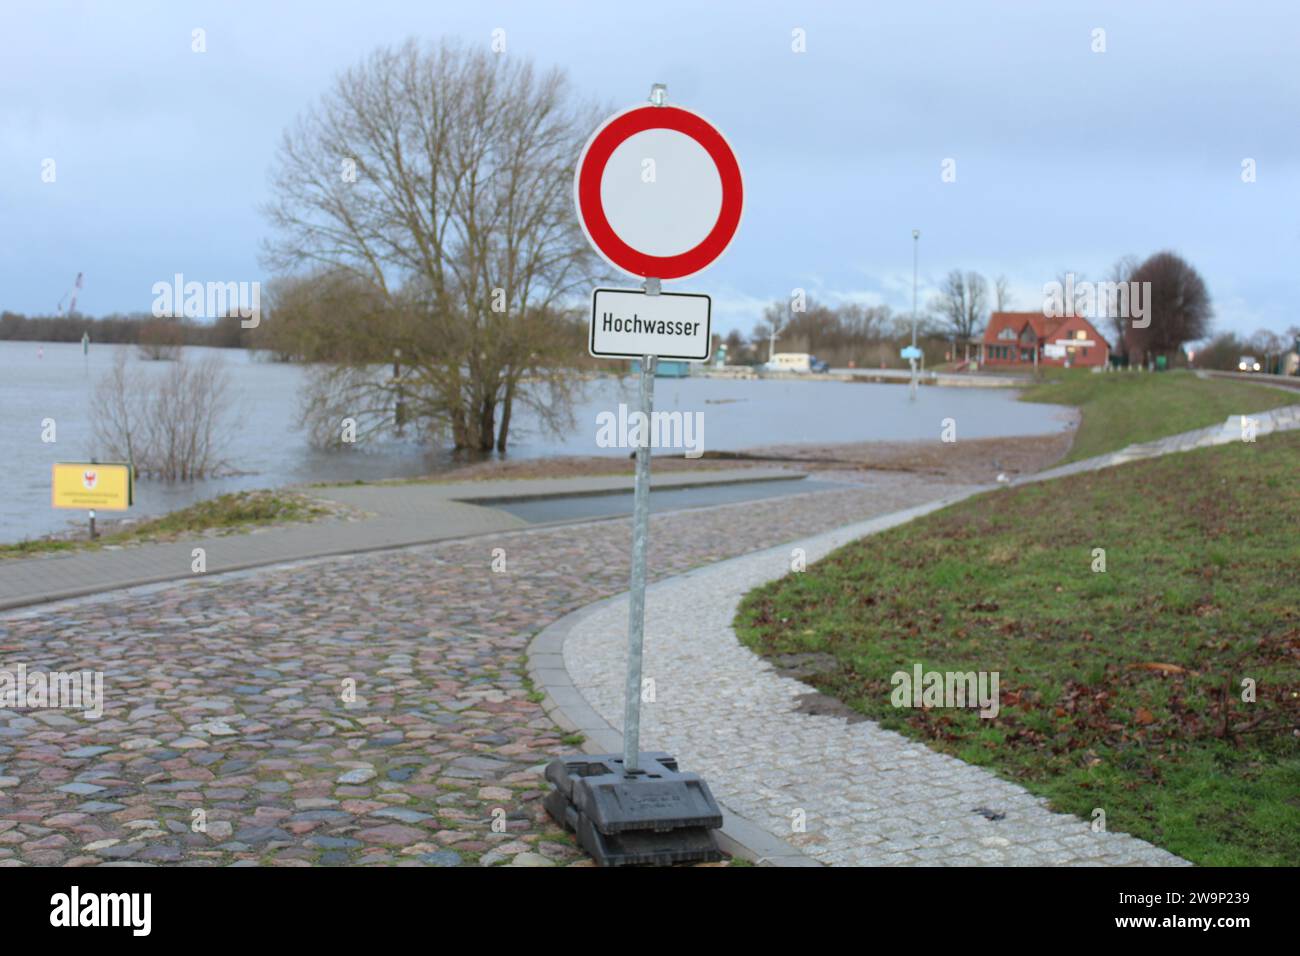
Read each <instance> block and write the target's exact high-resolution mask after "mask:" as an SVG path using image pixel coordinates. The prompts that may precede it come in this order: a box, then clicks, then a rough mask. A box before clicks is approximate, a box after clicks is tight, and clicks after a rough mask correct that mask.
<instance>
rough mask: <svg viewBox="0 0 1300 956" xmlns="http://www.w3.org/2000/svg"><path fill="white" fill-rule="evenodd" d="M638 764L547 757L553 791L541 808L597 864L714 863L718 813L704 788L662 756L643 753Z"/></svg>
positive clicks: (615, 758)
mask: <svg viewBox="0 0 1300 956" xmlns="http://www.w3.org/2000/svg"><path fill="white" fill-rule="evenodd" d="M639 763H640V768H639V769H638V770H637V771H635V772H634V773H627V772H626V771H624V770H623V758H622V757H621V756H618V755H616V754H607V755H600V756H589V755H586V754H582V755H578V756H574V757H561V758H559V759H556V760H553V761H551V762H550V763H549V764H548V765H547V767H546V779H547V780H549V781H550V782H551V783H553V784H554V785H555V790H553V791H552V792H551V793H549V794H547V796H546V798H545V799H544V800H543V805H544V806H545V807H546V811H547V812H548V813H549V814H550V815H551V816H552V817H553V818H554V819H555V821H556V822H557V823H560V824H562V825H563V826H564V827H565V828H566V829H568V830H571V831H573V832H574V833H575V834H576V835H577V837H578V842H579V843H580V844H581V845H582V847H583V849H585V850H586V851H587V852H588V853H590V854H591V856H592V858H593V859H595V861H596V863H597V864H599V865H600V866H629V865H633V864H651V865H660V866H663V865H667V864H670V863H712V862H717V861H718V860H721V859H722V852H721V851H720V850H719V849H718V845H717V843H716V842H715V841H714V839H713V833H712V831H713V830H715V829H717V828H718V827H720V826H722V810H721V808H719V807H718V804H717V802H716V801H715V800H714V799H713V794H712V793H710V792H709V785H708V784H706V783H705V782H704V781H703V780H701V779H700V778H699V775H698V774H693V773H682V772H680V771H678V769H677V761H676V760H675V759H674V758H673V757H670V756H669V755H668V754H666V753H643V754H641V755H640V758H639Z"/></svg>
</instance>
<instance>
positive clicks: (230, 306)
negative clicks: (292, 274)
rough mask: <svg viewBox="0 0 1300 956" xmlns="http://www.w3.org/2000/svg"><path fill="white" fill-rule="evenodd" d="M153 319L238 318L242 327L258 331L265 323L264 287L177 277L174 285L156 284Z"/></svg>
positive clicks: (182, 275)
mask: <svg viewBox="0 0 1300 956" xmlns="http://www.w3.org/2000/svg"><path fill="white" fill-rule="evenodd" d="M151 291H152V292H153V295H154V300H153V309H152V311H153V316H154V318H156V319H178V318H182V317H184V318H187V319H223V318H225V317H226V316H228V315H238V316H239V318H240V322H239V324H240V326H241V327H242V328H245V329H255V328H257V327H258V325H259V324H261V321H262V283H260V282H186V281H185V276H184V274H183V273H180V272H178V273H176V275H175V276H173V278H172V281H171V282H155V283H154V284H153V288H152V290H151Z"/></svg>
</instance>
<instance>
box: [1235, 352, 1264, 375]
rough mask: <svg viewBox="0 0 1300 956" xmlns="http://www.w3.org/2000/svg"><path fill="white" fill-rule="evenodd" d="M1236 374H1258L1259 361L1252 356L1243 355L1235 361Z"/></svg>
mask: <svg viewBox="0 0 1300 956" xmlns="http://www.w3.org/2000/svg"><path fill="white" fill-rule="evenodd" d="M1237 371H1238V372H1258V371H1259V360H1258V359H1256V358H1255V357H1254V356H1253V355H1243V356H1242V357H1241V358H1239V359H1238V360H1237Z"/></svg>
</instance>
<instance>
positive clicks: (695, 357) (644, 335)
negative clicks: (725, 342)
mask: <svg viewBox="0 0 1300 956" xmlns="http://www.w3.org/2000/svg"><path fill="white" fill-rule="evenodd" d="M712 313H713V303H712V300H711V299H710V298H709V297H708V296H707V295H697V294H694V293H689V292H661V293H659V294H658V295H647V294H646V293H644V292H641V291H638V290H634V289H596V290H595V291H594V292H593V293H592V294H591V335H590V338H589V342H588V349H589V351H590V352H591V354H592V355H594V356H596V357H597V358H629V359H639V358H641V357H642V356H643V355H657V356H659V358H661V359H676V360H678V361H685V362H707V361H708V360H709V352H710V349H711V346H712V344H713V335H712V330H711V328H710V324H709V323H710V319H711V318H712Z"/></svg>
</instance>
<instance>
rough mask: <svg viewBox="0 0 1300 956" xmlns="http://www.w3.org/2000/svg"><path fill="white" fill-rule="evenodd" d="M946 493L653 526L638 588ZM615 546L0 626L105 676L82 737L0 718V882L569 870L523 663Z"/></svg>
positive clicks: (769, 508) (479, 557) (598, 538)
mask: <svg viewBox="0 0 1300 956" xmlns="http://www.w3.org/2000/svg"><path fill="white" fill-rule="evenodd" d="M951 490H952V486H950V485H944V484H940V483H935V482H931V481H927V480H924V479H918V478H916V477H914V476H904V475H895V474H883V475H868V476H864V479H863V483H862V484H861V485H858V486H851V487H847V488H845V489H844V490H835V491H825V492H816V493H810V494H801V495H791V496H787V497H783V498H770V499H765V500H760V501H755V502H748V503H744V504H737V505H726V506H721V507H716V508H708V509H698V510H691V511H686V512H677V513H669V514H662V515H656V516H653V517H652V518H651V553H650V567H651V568H652V569H654V571H655V573H656V576H660V577H662V576H665V575H671V574H677V573H681V572H683V571H686V570H689V569H690V568H693V567H699V566H701V565H705V564H709V563H711V562H714V561H718V560H721V559H723V558H727V557H731V556H734V555H737V554H743V553H745V552H748V551H752V550H754V549H755V548H759V547H766V546H769V545H771V543H772V542H773V541H780V540H790V539H793V538H798V537H802V536H805V535H807V534H809V533H813V532H817V531H821V530H826V529H830V528H835V527H839V526H840V525H844V524H848V523H851V522H853V521H856V520H858V519H859V518H861V517H862V516H863V515H865V514H871V513H874V512H876V511H878V510H880V509H882V508H883V509H886V510H898V509H900V508H904V507H907V506H909V505H913V504H918V503H921V502H924V501H930V500H933V499H934V498H936V497H940V496H942V495H944V494H947V493H950V492H951ZM630 537H631V533H630V522H628V521H627V520H625V519H619V520H614V521H603V522H598V523H588V524H581V525H566V526H564V527H552V528H539V529H535V530H523V531H518V530H515V531H501V532H493V533H489V534H485V535H481V536H479V537H476V538H472V539H466V540H457V541H446V542H441V543H438V544H433V545H428V546H420V547H413V548H407V549H402V550H396V551H384V552H377V553H373V554H365V555H356V556H350V557H339V558H326V559H320V560H314V561H309V562H302V563H298V564H294V565H282V566H278V567H274V568H260V569H254V570H250V571H243V572H238V573H234V574H225V575H211V574H209V575H206V576H204V577H202V578H196V579H191V580H186V581H183V582H179V583H172V584H165V585H153V586H149V587H146V588H140V589H136V590H133V591H118V592H113V593H110V594H104V595H99V596H96V597H93V598H82V599H79V600H76V601H68V602H62V603H57V604H45V605H40V606H38V607H33V608H30V609H28V610H21V611H11V612H9V613H7V614H0V668H4V669H8V670H10V671H14V670H16V668H17V666H18V665H19V664H23V665H25V666H26V668H27V670H28V672H29V673H33V672H46V673H48V672H51V671H73V670H98V671H102V672H103V674H104V684H105V698H106V701H105V706H104V713H103V716H102V717H100V718H99V719H97V720H96V719H92V718H89V717H87V716H85V715H84V714H82V713H80V712H74V711H68V710H62V711H58V710H33V709H27V710H22V711H15V710H0V865H21V864H24V863H26V864H40V865H57V864H76V865H94V864H101V863H102V864H126V863H130V864H136V863H162V864H184V865H232V864H235V865H254V864H259V863H261V864H269V865H288V866H302V865H310V864H325V865H329V864H375V865H458V864H460V865H469V864H480V865H481V864H498V863H500V864H510V865H519V866H532V865H540V866H546V865H567V864H571V863H572V864H575V865H581V864H582V863H583V862H584V861H583V858H582V855H581V853H580V851H578V850H577V849H576V847H575V846H574V845H573V842H572V840H571V839H570V838H569V837H568V836H567V835H566V834H564V833H563V832H562V831H560V830H559V829H558V828H556V826H555V825H554V824H553V823H552V822H551V821H550V820H549V818H548V817H547V816H546V815H545V812H544V811H543V810H542V808H541V803H540V797H541V795H542V792H543V788H544V787H545V783H544V782H543V781H542V779H541V776H540V771H541V768H542V766H543V765H544V764H545V762H546V761H547V760H549V759H550V758H551V757H554V756H558V755H561V754H563V753H568V752H572V751H573V749H575V747H576V746H577V742H576V741H573V740H571V741H568V742H566V741H565V740H564V739H563V734H564V731H563V730H561V729H560V728H559V727H557V725H556V724H555V723H554V722H553V721H552V720H551V719H550V718H548V717H547V715H546V713H545V711H544V710H543V708H542V706H541V704H540V703H539V702H538V700H539V698H538V696H537V695H534V694H532V693H531V692H530V687H529V685H528V682H527V679H526V676H525V670H524V662H523V660H524V653H525V649H526V647H527V645H528V642H529V640H530V639H531V638H532V637H533V635H534V634H535V633H536V631H537V629H538V627H539V626H540V625H541V623H542V622H546V621H553V620H556V619H558V618H560V617H562V616H564V615H565V614H567V613H569V612H571V611H574V610H576V609H578V608H580V607H583V606H586V605H588V604H591V603H592V602H594V601H598V600H600V599H601V598H605V597H609V596H611V595H614V594H618V593H619V592H621V591H623V590H624V589H625V588H626V587H627V573H628V566H627V562H628V544H629V540H630ZM495 548H502V549H504V551H505V556H506V570H505V572H504V573H494V572H493V571H492V570H491V564H492V557H493V555H492V551H493V549H495ZM353 694H355V697H353ZM196 811H201V813H196ZM200 821H201V822H202V823H203V828H202V829H196V823H198V822H200ZM494 824H495V825H496V826H497V827H499V828H500V829H494Z"/></svg>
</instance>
